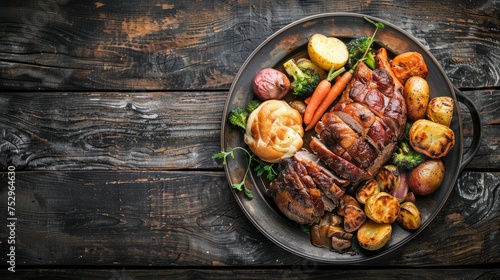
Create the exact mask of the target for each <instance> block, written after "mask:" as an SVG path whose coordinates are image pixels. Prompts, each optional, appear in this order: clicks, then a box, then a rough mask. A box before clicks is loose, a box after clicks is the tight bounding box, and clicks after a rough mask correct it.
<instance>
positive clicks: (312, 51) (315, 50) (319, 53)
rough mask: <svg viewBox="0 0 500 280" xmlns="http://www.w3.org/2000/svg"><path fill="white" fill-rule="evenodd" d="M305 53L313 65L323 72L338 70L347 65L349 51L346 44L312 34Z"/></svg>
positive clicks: (333, 38)
mask: <svg viewBox="0 0 500 280" xmlns="http://www.w3.org/2000/svg"><path fill="white" fill-rule="evenodd" d="M307 53H308V54H309V58H310V59H311V61H312V62H314V64H316V65H318V66H319V67H320V68H321V69H323V70H325V71H330V69H331V68H332V67H334V68H335V69H339V68H341V67H342V66H344V65H345V64H346V63H347V59H349V51H348V50H347V46H346V44H344V42H342V41H340V40H339V39H337V38H335V37H327V36H325V35H323V34H314V35H313V36H312V37H311V38H310V39H309V43H308V44H307Z"/></svg>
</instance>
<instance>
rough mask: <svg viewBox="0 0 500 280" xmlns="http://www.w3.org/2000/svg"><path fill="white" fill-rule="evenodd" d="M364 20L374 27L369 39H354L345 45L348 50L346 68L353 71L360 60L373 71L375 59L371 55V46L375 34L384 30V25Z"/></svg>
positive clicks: (366, 37)
mask: <svg viewBox="0 0 500 280" xmlns="http://www.w3.org/2000/svg"><path fill="white" fill-rule="evenodd" d="M365 20H366V21H368V22H369V23H371V24H373V25H375V31H374V32H373V34H372V36H371V37H368V36H363V37H359V38H356V39H352V40H351V41H350V42H349V43H347V49H348V50H349V59H348V60H347V65H346V66H347V68H349V69H354V68H355V67H356V65H357V64H358V61H360V60H362V61H364V63H365V64H366V65H367V66H368V67H370V68H371V69H375V58H374V57H373V54H372V53H371V46H372V43H373V41H374V40H375V39H374V38H375V34H377V31H378V30H379V29H381V28H384V24H383V23H380V22H377V23H376V22H373V21H372V20H370V19H369V18H367V17H365Z"/></svg>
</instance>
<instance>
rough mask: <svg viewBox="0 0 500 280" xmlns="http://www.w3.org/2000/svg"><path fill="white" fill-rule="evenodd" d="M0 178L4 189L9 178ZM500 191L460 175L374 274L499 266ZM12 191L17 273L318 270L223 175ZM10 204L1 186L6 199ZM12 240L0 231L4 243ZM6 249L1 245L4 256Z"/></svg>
mask: <svg viewBox="0 0 500 280" xmlns="http://www.w3.org/2000/svg"><path fill="white" fill-rule="evenodd" d="M0 178H1V184H2V186H5V185H7V183H6V181H7V178H6V174H5V172H4V173H1V177H0ZM499 182H500V173H498V172H493V173H481V172H465V173H463V174H462V175H461V176H460V179H459V181H458V182H457V184H456V186H455V189H454V190H453V192H452V194H451V196H450V199H449V200H448V202H447V203H446V204H445V206H444V208H443V209H442V211H441V212H440V213H439V214H438V216H437V217H436V219H435V220H434V221H433V222H432V223H431V224H430V225H429V226H428V228H426V229H425V230H424V231H422V233H421V234H420V235H419V236H417V237H416V238H415V239H413V240H412V241H410V242H409V243H408V244H406V245H405V246H403V247H402V248H401V249H398V250H397V251H396V252H394V253H393V254H391V255H390V256H389V257H386V258H384V259H381V260H376V261H372V262H369V263H367V265H377V266H379V265H380V266H382V267H384V266H385V267H387V266H396V267H402V266H419V267H435V266H457V265H473V264H477V265H480V264H484V263H498V262H500V254H499V253H498V252H500V247H499V246H500V244H499V243H498V236H497V235H498V232H499V230H500V228H499V227H500V214H499V213H500V203H498V199H497V198H498V196H499V195H500V193H499V192H500V185H499ZM15 186H16V189H15V195H16V205H15V208H16V217H17V226H16V234H15V238H16V264H17V265H18V266H23V265H25V266H26V265H54V266H59V265H69V266H81V265H114V266H158V267H160V266H184V265H189V266H192V265H194V266H196V265H214V266H229V265H231V266H241V265H265V266H274V265H294V266H296V265H298V266H301V265H307V266H308V267H311V266H312V267H315V266H316V265H319V264H318V263H315V262H312V261H308V260H304V259H302V258H299V257H297V256H295V255H293V254H291V253H288V252H287V251H285V250H284V249H281V248H280V247H278V246H276V245H274V244H273V243H272V242H271V241H269V240H268V239H267V238H266V237H265V236H263V235H262V234H261V233H260V232H259V231H258V230H257V228H256V227H254V226H253V225H252V224H251V223H250V221H249V220H248V219H247V218H246V216H245V215H244V214H243V212H242V211H241V209H240V208H239V206H238V204H237V203H236V200H235V198H234V197H233V195H232V193H231V190H230V187H229V186H228V184H227V181H226V178H225V175H224V174H223V173H222V172H215V173H212V172H160V171H158V172H137V171H136V172H129V171H96V172H88V171H81V172H78V171H68V172H63V171H47V172H35V171H30V172H22V171H19V172H16V184H15ZM6 197H7V188H5V187H3V188H1V191H0V200H1V201H7V198H6ZM6 215H7V214H6V213H5V211H2V212H0V220H3V221H5V220H6ZM298 230H299V229H298ZM8 236H9V230H8V229H7V227H0V238H1V239H2V240H6V239H7V237H8ZM464 240H467V242H463V241H464ZM8 246H9V245H8V244H7V242H2V243H1V244H0V252H7V251H8V249H9V247H8ZM6 258H7V256H6V253H5V254H0V261H1V262H2V263H5V262H6Z"/></svg>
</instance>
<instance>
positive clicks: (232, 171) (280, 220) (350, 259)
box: [221, 13, 480, 264]
mask: <svg viewBox="0 0 500 280" xmlns="http://www.w3.org/2000/svg"><path fill="white" fill-rule="evenodd" d="M365 17H367V18H369V19H371V20H373V21H375V22H381V23H383V24H384V25H385V27H384V28H383V29H380V30H379V31H378V33H377V36H376V37H375V39H376V41H377V44H378V47H381V46H383V47H385V48H386V49H387V50H388V52H389V53H390V54H392V56H394V55H397V54H400V53H403V52H408V51H416V52H419V53H421V54H422V55H423V57H424V60H425V62H426V64H427V67H428V70H429V75H428V77H427V78H426V80H427V82H428V83H429V88H430V93H431V98H432V97H436V96H449V97H452V98H453V99H454V100H455V103H456V104H457V105H458V102H462V103H463V104H465V105H466V106H467V107H468V109H469V111H470V113H471V116H472V119H473V125H474V139H473V143H472V145H471V147H470V148H469V150H468V151H466V152H465V154H464V151H463V133H462V120H461V118H460V116H461V115H460V106H455V108H454V112H453V121H452V123H451V125H450V128H451V129H452V130H453V131H454V133H455V138H456V144H455V146H454V147H453V148H452V150H451V151H450V152H449V153H448V155H447V156H446V157H444V158H443V161H444V163H445V167H446V174H445V178H444V180H443V183H442V185H441V187H440V188H439V189H438V190H437V191H436V192H435V193H434V194H432V195H429V196H425V197H417V203H416V204H417V206H418V207H419V209H420V211H421V216H422V225H421V227H420V228H419V229H417V230H414V231H409V230H405V229H403V228H401V227H400V226H399V225H398V224H397V223H394V224H393V234H392V237H391V240H390V241H389V242H388V244H387V245H386V246H384V247H383V248H382V249H380V250H377V251H367V250H364V249H362V248H361V247H360V246H359V245H358V244H357V242H356V240H355V237H354V240H353V251H354V253H344V254H340V253H337V252H333V251H330V250H328V249H326V248H321V247H316V246H314V245H312V244H311V241H310V235H309V233H307V232H305V231H303V230H301V229H300V227H299V226H298V225H297V224H296V223H294V222H292V221H290V220H289V219H288V218H286V217H285V216H284V215H283V214H282V213H281V212H280V211H279V209H278V208H277V207H276V205H275V204H274V201H273V200H272V199H271V198H270V197H268V196H267V195H266V184H267V183H268V182H265V181H264V180H263V179H262V178H260V177H258V176H257V175H256V174H255V173H253V172H250V173H249V174H248V176H247V178H246V186H247V188H249V189H251V190H252V192H253V195H254V198H253V199H248V198H247V197H246V196H245V195H244V193H243V192H239V191H236V190H235V189H233V188H231V189H232V191H233V193H234V196H235V198H236V200H237V202H238V204H239V206H240V207H241V209H242V210H243V212H244V213H245V215H246V216H247V217H248V219H249V220H250V221H251V222H252V223H253V224H254V225H255V226H256V227H257V228H258V229H259V231H260V232H262V234H264V235H265V236H266V237H267V238H269V239H270V240H271V241H273V242H274V243H276V244H277V245H278V246H280V247H282V248H284V249H286V250H288V251H289V252H291V253H294V254H296V255H298V256H301V257H304V258H307V259H310V260H314V261H318V262H324V263H338V264H341V263H358V262H364V261H368V260H372V259H375V258H379V257H381V256H385V255H387V254H389V253H391V252H393V251H394V250H396V249H397V248H400V247H401V246H403V245H404V244H406V243H408V242H409V241H410V240H411V239H413V238H414V237H415V236H417V235H418V234H419V233H420V232H421V231H422V230H424V229H425V228H426V227H427V225H429V223H431V222H432V220H433V219H434V218H435V217H436V215H437V214H438V213H439V211H440V210H441V208H442V207H443V205H444V203H445V202H446V200H447V199H448V197H449V195H450V193H451V191H452V189H453V187H454V185H455V183H456V180H457V178H458V175H459V173H460V172H461V170H462V169H463V167H464V166H465V165H466V164H467V163H468V162H469V161H470V160H471V159H472V157H473V156H474V155H475V153H476V152H477V150H478V148H479V139H480V120H479V114H478V112H477V109H476V108H475V106H474V104H473V103H472V102H470V100H468V99H467V98H466V97H465V96H464V95H463V94H461V93H460V91H458V90H456V89H455V88H454V87H453V86H452V84H451V83H450V81H449V79H448V77H447V76H446V74H445V72H444V70H443V69H442V67H441V66H440V65H439V63H438V62H437V60H436V59H435V58H434V57H433V56H432V54H431V53H430V52H429V51H428V50H427V49H426V48H425V47H424V46H423V45H422V44H421V43H420V42H419V41H418V40H417V39H416V38H414V37H413V36H412V35H410V34H409V33H407V32H405V31H404V30H402V29H401V28H399V27H397V26H395V25H394V24H391V23H389V22H387V21H385V20H383V19H379V18H375V17H371V16H367V15H361V14H355V13H327V14H319V15H314V16H310V17H306V18H303V19H301V20H298V21H296V22H293V23H291V24H289V25H287V26H285V27H283V28H282V29H280V30H279V31H277V32H275V33H274V34H272V35H271V36H270V37H269V38H268V39H266V40H265V41H264V42H262V43H261V44H260V45H259V46H258V47H257V49H255V50H254V51H253V52H252V53H251V54H250V56H249V57H248V58H247V60H246V61H245V62H244V64H243V65H242V67H241V69H240V71H239V72H238V73H237V75H236V77H235V79H234V82H233V84H232V86H231V88H230V92H229V96H228V99H227V102H226V106H225V108H224V113H223V119H222V135H221V148H222V150H223V151H229V150H231V149H233V148H235V147H245V143H244V141H243V133H242V131H241V129H238V128H234V127H233V126H231V125H230V124H228V122H227V118H228V114H229V113H230V112H231V111H232V110H233V109H235V108H237V107H245V106H246V104H248V103H249V102H250V101H251V100H253V99H255V96H254V94H253V92H252V80H253V77H254V76H255V75H256V74H257V73H258V72H259V71H260V70H261V69H263V68H266V67H272V68H276V69H280V68H281V66H282V64H283V63H284V62H285V61H286V60H288V59H289V58H291V57H298V56H301V55H303V54H304V53H305V52H306V48H307V42H308V40H309V38H310V37H311V36H312V35H314V34H316V33H320V34H323V35H326V36H334V37H336V38H339V39H341V40H343V41H344V42H348V41H349V40H351V39H353V38H357V37H360V36H371V35H372V33H373V30H374V26H373V25H372V24H371V23H369V22H368V21H367V20H366V19H365ZM375 47H376V46H375ZM306 137H308V136H307V135H306ZM305 142H306V143H307V142H308V141H307V139H305ZM247 163H248V159H247V155H246V154H244V153H236V154H235V158H234V159H230V160H229V161H228V163H227V164H226V165H225V171H226V175H227V179H228V181H229V185H230V186H231V185H232V184H234V183H239V182H240V181H241V180H242V178H243V176H244V173H245V170H246V168H247Z"/></svg>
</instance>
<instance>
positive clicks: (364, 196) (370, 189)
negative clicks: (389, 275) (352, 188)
mask: <svg viewBox="0 0 500 280" xmlns="http://www.w3.org/2000/svg"><path fill="white" fill-rule="evenodd" d="M379 192H380V188H379V187H378V183H377V181H376V180H375V179H369V180H367V181H365V182H364V183H363V184H362V185H361V186H360V187H359V188H358V190H357V191H356V199H357V200H358V202H359V203H361V204H365V203H366V201H367V200H368V198H369V197H370V196H372V195H374V194H377V193H379Z"/></svg>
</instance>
